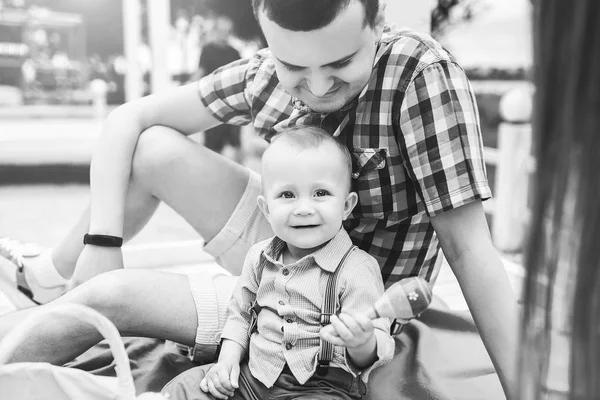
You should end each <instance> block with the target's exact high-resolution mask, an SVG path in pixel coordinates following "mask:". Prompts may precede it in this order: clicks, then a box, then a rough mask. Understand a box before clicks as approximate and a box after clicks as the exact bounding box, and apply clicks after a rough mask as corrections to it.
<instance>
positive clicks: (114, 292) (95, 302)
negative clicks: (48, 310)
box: [69, 269, 136, 326]
mask: <svg viewBox="0 0 600 400" xmlns="http://www.w3.org/2000/svg"><path fill="white" fill-rule="evenodd" d="M130 272H131V271H127V270H122V269H121V270H115V271H109V272H106V273H103V274H101V275H98V276H96V277H94V278H92V279H90V280H89V281H87V282H85V283H84V284H82V285H81V286H79V287H77V288H76V289H74V290H73V291H72V293H71V294H70V295H71V299H69V301H73V302H75V303H79V304H83V305H85V306H88V307H90V308H93V309H94V310H96V311H98V312H100V313H101V314H103V315H104V316H106V317H107V318H108V319H110V320H111V321H112V322H113V323H115V324H116V325H117V326H119V325H120V324H119V321H121V320H125V321H126V320H128V318H131V317H130V316H129V311H130V306H131V302H132V300H133V299H135V287H136V282H135V280H134V279H132V278H133V277H132V276H131V273H130Z"/></svg>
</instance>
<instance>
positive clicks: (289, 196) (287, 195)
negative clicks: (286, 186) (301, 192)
mask: <svg viewBox="0 0 600 400" xmlns="http://www.w3.org/2000/svg"><path fill="white" fill-rule="evenodd" d="M279 197H283V198H284V199H293V198H294V194H293V193H292V192H282V193H281V194H280V195H279Z"/></svg>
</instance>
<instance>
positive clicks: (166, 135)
mask: <svg viewBox="0 0 600 400" xmlns="http://www.w3.org/2000/svg"><path fill="white" fill-rule="evenodd" d="M248 177H249V173H248V171H247V170H246V169H245V168H243V167H242V166H240V165H238V164H236V163H234V162H232V161H230V160H228V159H226V158H225V157H222V156H220V155H218V154H216V153H214V152H212V151H210V150H208V149H206V148H205V147H203V146H202V145H199V144H197V143H195V142H193V141H192V140H190V139H188V138H186V137H184V136H182V135H181V134H179V133H178V132H176V131H174V130H172V129H169V128H165V127H158V126H157V127H153V128H150V129H148V130H146V131H145V132H143V133H142V135H141V136H140V139H139V141H138V144H137V147H136V152H135V155H134V160H133V167H132V177H131V183H130V187H129V190H128V196H127V203H126V211H125V221H124V236H125V238H126V239H128V238H131V237H132V236H134V235H135V234H136V233H137V232H139V230H140V229H141V228H142V227H143V226H144V225H145V224H146V223H147V221H148V220H149V219H150V217H151V216H152V214H153V213H154V211H155V210H156V207H157V205H158V203H159V199H160V200H162V201H164V202H165V203H166V204H168V205H169V206H171V207H172V208H173V209H174V210H175V211H176V212H178V213H179V214H181V215H182V216H183V217H184V219H186V220H187V221H188V222H189V223H190V224H191V225H192V226H193V227H194V228H195V229H196V231H197V232H198V233H199V234H200V235H201V236H202V237H203V238H204V239H205V240H206V241H209V240H211V239H212V238H213V237H214V236H215V235H216V234H217V233H218V232H220V230H221V229H222V228H223V226H224V225H225V223H226V222H227V221H228V219H229V216H230V215H231V213H232V212H233V210H234V209H235V207H236V205H237V204H238V202H239V200H240V198H241V197H242V195H243V193H244V191H245V189H246V185H247V183H248ZM88 226H89V210H88V211H86V212H85V213H84V214H83V215H82V216H81V218H80V219H79V221H78V222H77V223H76V224H75V226H74V227H73V228H72V229H71V231H70V232H69V233H68V234H67V236H66V237H65V238H64V239H63V240H62V242H61V243H60V244H59V245H58V246H57V247H56V248H55V249H53V251H52V255H51V259H50V257H48V258H49V262H45V263H43V264H42V265H36V268H37V269H39V270H43V269H44V268H45V269H52V270H54V268H55V270H56V271H57V272H58V274H60V275H61V276H62V277H64V278H66V279H70V278H71V277H72V275H73V272H74V270H75V267H76V263H77V259H78V257H79V254H80V253H81V250H82V249H83V244H82V238H83V235H84V234H85V233H87V230H88ZM30 262H31V263H32V264H33V263H35V260H31V261H30ZM238 268H239V267H238ZM25 269H26V270H27V266H26V267H25ZM26 273H27V271H26ZM40 275H42V276H43V274H40ZM26 276H27V275H26ZM28 280H29V276H28ZM32 280H35V276H33V279H32ZM31 286H34V287H33V288H32V289H34V293H35V292H36V289H40V291H43V290H41V289H43V286H44V283H43V282H39V284H38V285H35V284H32V285H31ZM60 294H61V292H60V291H58V292H56V291H54V292H53V293H52V294H51V296H50V297H52V298H54V297H56V296H58V295H60ZM46 299H47V298H46ZM46 299H44V300H46Z"/></svg>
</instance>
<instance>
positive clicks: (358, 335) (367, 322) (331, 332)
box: [320, 313, 375, 349]
mask: <svg viewBox="0 0 600 400" xmlns="http://www.w3.org/2000/svg"><path fill="white" fill-rule="evenodd" d="M374 329H375V328H374V327H373V322H371V319H369V317H367V316H366V315H365V314H361V313H355V314H352V315H350V314H346V313H341V314H340V315H339V317H338V316H336V315H332V316H331V323H330V324H329V325H327V326H324V327H323V328H321V333H320V334H321V338H322V339H323V340H326V341H328V342H329V343H332V344H334V345H336V346H344V347H346V348H349V349H351V348H355V347H360V346H362V345H364V344H366V343H367V342H368V341H369V340H370V339H371V338H372V337H373V334H374V333H373V331H374Z"/></svg>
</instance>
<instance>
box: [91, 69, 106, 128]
mask: <svg viewBox="0 0 600 400" xmlns="http://www.w3.org/2000/svg"><path fill="white" fill-rule="evenodd" d="M90 90H91V92H92V109H93V114H94V117H95V118H98V119H100V120H104V118H105V117H106V114H108V105H107V103H106V95H107V93H108V84H107V83H106V81H104V80H102V79H94V80H93V81H91V82H90Z"/></svg>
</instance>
